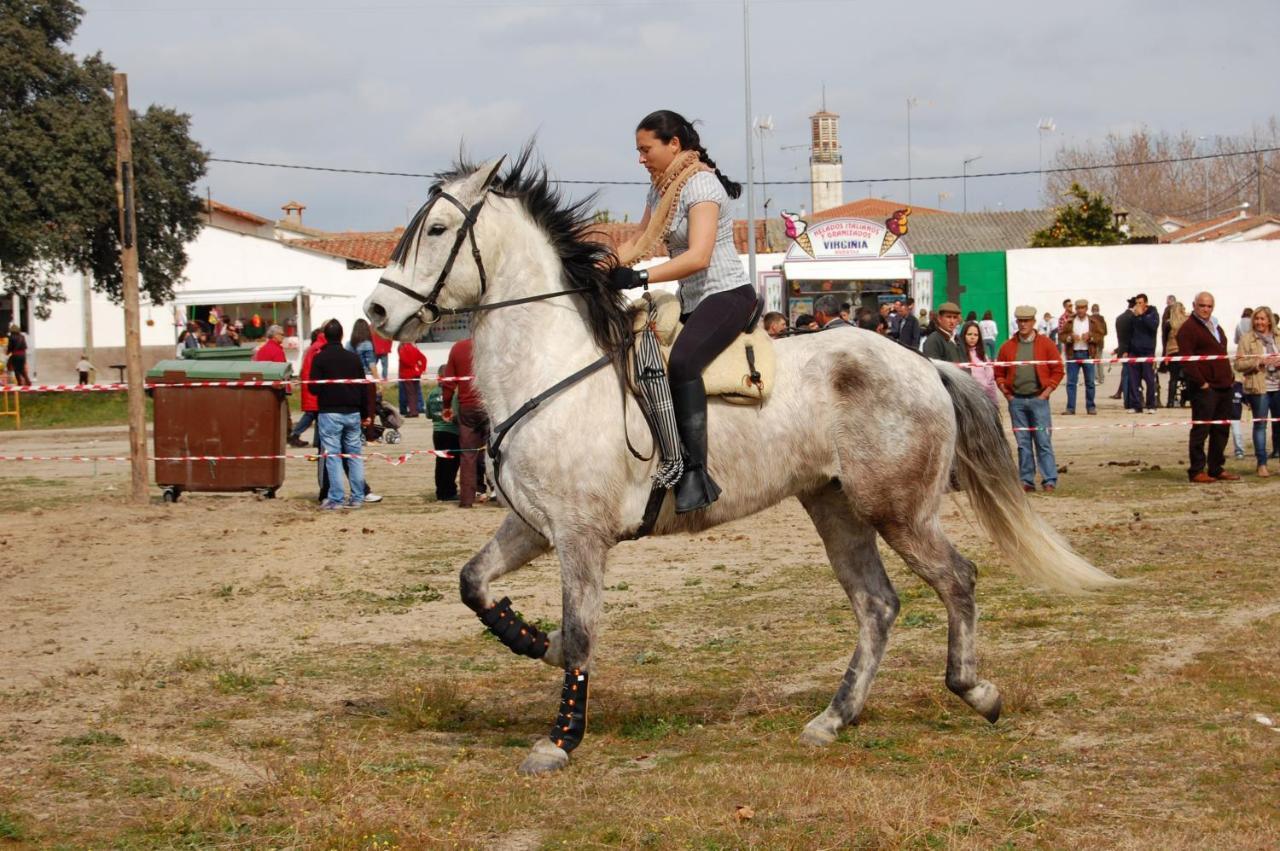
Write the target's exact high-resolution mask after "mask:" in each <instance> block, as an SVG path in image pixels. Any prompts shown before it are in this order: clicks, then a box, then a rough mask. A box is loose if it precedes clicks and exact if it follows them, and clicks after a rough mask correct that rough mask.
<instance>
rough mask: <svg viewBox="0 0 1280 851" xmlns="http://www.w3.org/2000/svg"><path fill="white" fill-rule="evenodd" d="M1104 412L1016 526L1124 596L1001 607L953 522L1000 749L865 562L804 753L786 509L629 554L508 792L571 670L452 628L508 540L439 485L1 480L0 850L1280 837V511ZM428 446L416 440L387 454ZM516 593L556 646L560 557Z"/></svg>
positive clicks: (45, 472) (402, 479)
mask: <svg viewBox="0 0 1280 851" xmlns="http://www.w3.org/2000/svg"><path fill="white" fill-rule="evenodd" d="M1054 402H1055V410H1056V409H1058V408H1060V407H1061V404H1060V400H1058V399H1055V400H1054ZM1115 404H1118V403H1113V402H1110V401H1106V402H1104V403H1103V406H1104V407H1103V414H1102V415H1101V416H1098V417H1084V416H1077V417H1072V418H1066V417H1059V418H1057V424H1058V425H1061V426H1090V427H1092V428H1089V429H1081V430H1061V431H1059V432H1057V433H1056V435H1055V438H1054V444H1055V449H1056V451H1057V456H1058V463H1059V465H1060V467H1062V468H1064V472H1063V473H1062V476H1061V482H1060V490H1059V492H1058V493H1057V494H1054V495H1044V494H1037V495H1035V496H1034V497H1033V499H1034V501H1035V504H1036V506H1037V508H1038V509H1039V510H1040V511H1041V512H1043V513H1044V514H1045V515H1046V516H1047V517H1048V518H1049V519H1050V520H1051V522H1052V523H1053V524H1054V525H1055V526H1056V527H1057V528H1058V529H1059V530H1060V531H1062V532H1063V533H1064V534H1065V535H1066V536H1067V537H1068V538H1069V539H1070V540H1071V541H1072V542H1073V543H1074V544H1075V545H1076V546H1077V547H1078V548H1079V549H1080V551H1081V552H1082V553H1084V554H1085V555H1086V556H1087V557H1089V558H1090V559H1092V560H1093V561H1094V563H1096V564H1098V565H1099V566H1101V567H1103V568H1104V569H1106V570H1108V571H1110V572H1112V573H1114V574H1116V575H1117V576H1121V577H1124V578H1126V579H1129V580H1130V582H1128V583H1127V584H1126V585H1125V586H1124V587H1123V588H1121V589H1120V590H1118V591H1114V592H1107V593H1105V594H1097V595H1092V596H1090V597H1087V598H1083V599H1075V598H1062V597H1057V596H1053V595H1049V594H1046V593H1042V592H1040V591H1038V590H1036V589H1034V588H1029V587H1027V586H1025V585H1023V584H1021V583H1020V582H1018V581H1017V580H1015V579H1014V578H1012V576H1011V575H1010V572H1009V571H1008V569H1007V567H1006V566H1005V565H1003V564H1002V563H1001V561H1000V559H999V557H998V556H997V555H996V554H995V552H994V549H993V548H992V547H991V545H990V544H989V542H987V541H986V540H985V539H984V538H983V537H982V536H981V533H979V532H978V531H977V530H976V529H975V528H974V527H973V526H972V524H971V523H970V522H969V521H968V520H967V515H968V507H967V505H966V504H965V503H964V501H963V499H958V500H949V501H948V503H947V506H946V509H945V523H946V527H947V529H948V532H949V533H950V534H951V535H952V537H953V539H954V540H955V541H956V542H957V544H958V546H959V547H960V548H961V549H962V550H963V551H964V552H966V554H968V555H969V556H970V557H971V558H973V559H974V560H975V561H976V562H978V564H979V568H980V578H979V594H978V596H979V603H980V605H981V606H982V616H981V619H980V622H979V648H980V653H981V654H982V665H983V673H984V674H985V675H987V676H989V677H990V678H991V679H992V680H993V681H994V682H995V683H996V684H997V685H998V686H1000V687H1001V688H1002V690H1003V693H1004V697H1005V715H1004V717H1003V718H1002V719H1001V721H1000V722H999V723H998V724H997V725H995V726H990V725H987V724H986V722H985V721H982V720H981V719H979V718H978V717H977V716H975V715H973V714H972V713H971V712H969V711H968V710H967V709H966V708H965V707H964V706H963V704H962V703H961V702H960V701H958V700H957V699H955V698H954V697H952V696H951V695H950V694H949V693H948V692H947V691H946V689H945V687H944V686H943V683H942V673H943V665H944V662H945V614H944V613H943V611H942V607H941V605H940V604H939V603H938V601H937V599H936V598H935V597H933V595H932V594H931V593H930V592H928V591H927V589H925V588H924V586H923V585H922V583H920V582H919V581H918V580H917V579H916V578H915V577H913V576H911V575H910V574H909V573H908V572H907V571H906V570H905V568H904V567H903V565H902V563H901V562H900V561H899V560H898V559H897V558H896V556H893V555H892V554H891V553H889V552H888V551H887V550H885V555H886V562H887V564H888V565H889V567H890V572H891V575H892V577H893V579H894V582H895V584H896V585H897V587H898V589H899V593H900V594H901V596H902V599H903V610H902V613H901V615H900V616H899V619H898V624H897V627H896V629H895V633H894V638H893V640H892V642H891V646H890V650H889V653H888V655H887V657H886V662H885V665H884V667H883V668H882V670H881V673H880V677H879V679H878V681H877V684H876V686H875V688H874V689H873V691H872V696H871V699H870V701H869V703H868V709H867V712H866V713H865V714H864V717H863V719H862V721H861V723H860V724H859V725H858V726H857V727H854V728H852V729H850V730H848V731H846V732H845V733H844V734H842V736H841V738H840V739H839V741H837V742H836V743H835V744H834V745H832V746H831V747H830V748H827V749H825V750H822V751H812V750H809V749H807V748H805V747H803V746H801V745H799V744H798V742H797V741H796V739H797V736H798V734H799V732H800V729H801V727H802V726H803V723H804V721H805V720H806V718H807V717H809V716H810V715H812V714H813V713H815V712H817V711H819V710H820V709H821V708H822V706H823V705H824V704H825V703H826V701H827V700H829V699H830V696H831V693H832V692H833V691H834V689H835V687H836V686H837V684H838V682H839V678H840V675H841V673H842V671H843V668H844V666H845V664H846V663H847V661H848V656H849V653H850V652H851V650H852V646H853V643H854V640H855V638H856V634H857V632H856V626H855V624H854V622H853V619H852V616H851V615H850V613H849V610H848V604H847V601H845V600H844V598H843V595H842V594H841V592H840V590H839V588H838V586H837V585H836V583H835V581H834V578H833V577H832V575H831V573H830V570H829V569H828V568H827V567H826V565H825V557H824V555H823V552H822V548H821V544H820V542H819V540H818V538H817V535H816V533H815V532H814V531H813V529H812V527H811V526H810V525H809V523H808V521H807V518H806V517H805V515H804V513H803V511H802V510H801V509H800V507H799V505H798V504H797V503H796V502H795V501H794V500H788V501H787V502H785V503H783V504H782V505H779V506H777V507H775V508H774V509H772V510H770V511H767V512H764V513H762V514H760V515H758V516H755V517H751V518H747V519H745V520H741V521H738V522H736V523H733V524H730V525H727V526H724V527H720V528H718V529H715V530H711V531H710V532H708V533H706V534H703V535H700V536H697V537H695V538H693V539H690V538H686V537H680V538H666V539H655V540H648V541H641V542H634V543H628V544H624V545H621V546H619V547H618V548H617V549H616V550H615V551H614V553H613V554H612V555H611V558H610V563H609V575H608V579H607V584H608V596H607V601H608V602H607V612H608V616H607V624H606V631H605V634H604V637H603V641H602V646H601V649H600V653H599V655H600V661H599V662H598V664H597V669H596V671H594V672H593V677H592V686H593V703H592V719H591V725H592V726H591V730H590V732H589V734H588V738H587V740H586V742H585V743H584V744H583V746H582V747H581V748H580V749H579V750H578V751H577V752H576V753H575V755H574V761H573V764H572V765H571V766H570V768H569V769H568V770H567V771H566V772H562V773H560V774H559V775H557V776H554V777H550V778H542V779H538V780H525V779H517V777H516V775H515V773H514V768H515V766H516V765H517V764H518V763H519V761H520V758H521V757H522V752H523V749H524V748H525V747H527V745H528V744H529V743H530V742H531V741H532V740H533V739H534V738H535V737H537V736H538V735H540V734H542V733H543V732H544V728H545V727H546V726H547V724H548V723H549V721H550V719H551V716H552V714H553V713H554V711H555V706H556V698H555V694H556V692H557V689H558V677H557V675H556V673H555V672H553V671H551V670H550V669H548V668H545V667H543V666H541V665H539V664H537V663H532V662H529V661H528V660H522V659H519V658H516V657H514V656H512V655H511V654H509V653H507V652H506V651H505V650H504V649H503V648H501V647H500V646H499V645H498V644H497V643H496V642H494V641H492V640H490V639H488V638H486V637H484V636H483V634H482V631H481V629H480V627H479V624H478V622H477V621H476V619H475V617H474V616H473V615H472V614H471V613H470V612H469V611H468V610H467V609H466V608H465V607H464V606H462V605H461V603H459V602H458V600H457V590H456V589H457V584H456V575H457V569H458V567H459V566H460V565H461V564H462V562H463V561H464V560H465V559H466V558H467V557H468V556H469V555H470V554H471V553H472V552H474V551H475V550H476V549H477V548H478V547H479V546H480V545H481V544H482V543H483V542H484V541H485V540H486V539H487V537H488V535H489V534H491V532H492V530H493V529H494V528H495V527H496V525H497V523H498V522H499V520H500V518H501V516H502V513H503V512H502V510H501V509H499V508H494V507H481V508H477V509H474V510H472V511H463V510H460V509H458V508H456V506H453V505H448V504H438V503H436V502H435V501H434V499H433V496H432V486H431V481H432V460H431V459H430V458H427V457H417V458H414V459H413V460H411V461H409V462H408V463H405V464H403V465H400V466H392V465H389V464H385V463H382V462H380V461H372V462H371V463H370V466H369V475H370V479H371V481H372V483H373V485H374V487H375V488H376V490H377V491H378V492H380V493H382V494H384V495H385V497H386V498H385V500H384V502H382V503H381V504H379V505H377V506H370V507H367V508H366V509H364V510H362V511H360V512H343V513H328V514H320V513H318V512H317V511H316V510H315V506H314V502H313V497H314V493H315V487H314V485H313V484H312V483H313V482H314V466H313V464H312V463H311V462H310V461H306V460H295V461H290V462H289V466H288V479H287V481H286V483H285V486H284V487H283V488H282V489H281V492H280V495H279V496H280V498H278V499H275V500H264V499H258V498H255V497H253V496H251V495H202V494H194V495H190V496H189V497H184V499H183V500H182V501H180V502H179V503H177V504H173V505H170V504H164V503H163V502H161V500H160V499H159V493H158V491H156V498H155V499H153V501H152V504H150V505H148V506H144V507H135V506H132V505H129V504H127V503H126V501H125V500H124V498H123V497H124V492H125V490H126V489H127V471H128V465H127V464H111V463H98V464H92V463H79V464H76V463H64V462H9V463H3V464H0V518H3V519H2V520H0V546H2V547H3V551H4V554H5V555H4V558H3V559H2V560H0V635H2V636H3V640H0V842H3V841H4V840H6V839H8V840H10V841H13V842H16V843H18V844H26V845H29V846H31V847H67V848H81V847H85V848H96V847H123V848H170V847H182V848H187V847H219V848H249V847H254V848H256V847H289V848H293V847H297V848H310V847H334V848H388V847H402V848H418V847H493V848H540V847H553V846H554V847H563V846H573V847H611V846H627V847H690V848H738V847H761V848H775V847H864V848H881V847H885V848H887V847H901V846H908V847H983V848H987V847H1010V848H1012V847H1032V846H1036V847H1061V846H1063V845H1067V844H1076V843H1089V844H1093V845H1100V846H1104V847H1134V848H1137V847H1150V846H1152V845H1156V844H1159V845H1162V846H1166V847H1193V846H1194V847H1206V846H1207V847H1228V846H1230V847H1257V848H1263V847H1275V843H1276V841H1277V838H1278V837H1280V816H1278V815H1277V813H1278V812H1280V807H1277V806H1276V804H1277V801H1278V800H1280V794H1278V793H1280V684H1278V683H1277V677H1276V676H1275V674H1276V666H1275V659H1276V658H1277V653H1278V652H1280V578H1277V571H1276V569H1275V567H1276V566H1275V559H1274V557H1272V556H1271V555H1269V554H1273V553H1274V521H1275V516H1276V514H1275V509H1274V506H1275V504H1276V497H1277V496H1278V495H1280V484H1277V483H1276V482H1275V481H1274V480H1272V481H1263V480H1259V479H1257V478H1254V477H1253V476H1251V475H1249V476H1246V478H1245V481H1243V482H1241V483H1238V484H1226V483H1222V484H1215V485H1209V486H1198V487H1195V488H1193V487H1191V486H1189V485H1187V484H1186V479H1185V473H1184V472H1183V471H1184V469H1185V461H1186V449H1185V445H1186V444H1185V440H1186V429H1185V428H1183V427H1169V428H1149V427H1147V428H1133V427H1132V426H1133V425H1134V424H1141V425H1143V426H1148V425H1150V424H1151V423H1156V422H1165V421H1171V420H1182V419H1186V418H1189V417H1188V411H1187V410H1183V411H1174V412H1165V411H1160V412H1159V414H1158V415H1157V416H1144V417H1136V416H1133V415H1128V414H1124V413H1122V412H1120V411H1117V410H1115V409H1114V408H1110V407H1107V406H1110V405H1115ZM1121 424H1124V425H1125V426H1126V427H1122V428H1117V427H1115V426H1118V425H1121ZM429 446H430V430H429V423H426V422H425V421H423V420H415V421H410V422H409V425H408V426H407V428H406V429H405V442H404V443H403V444H401V446H398V447H388V449H389V450H400V449H403V448H414V447H417V448H426V447H429ZM125 451H126V436H125V433H124V431H123V430H122V429H104V430H100V431H93V430H75V431H64V432H40V431H29V432H23V433H20V434H7V435H5V436H4V437H3V438H0V454H4V455H14V454H22V455H72V454H85V455H90V454H91V455H116V454H124V453H125ZM1231 469H1234V470H1235V471H1236V472H1240V473H1246V472H1248V473H1251V472H1252V464H1251V462H1250V460H1249V459H1246V460H1245V461H1236V462H1232V464H1231ZM499 588H500V590H501V592H502V593H508V594H510V596H511V597H512V599H513V600H514V601H515V603H516V605H517V607H518V608H519V609H520V610H521V611H523V612H524V613H525V614H526V616H528V617H530V618H538V619H545V620H547V621H551V622H554V621H556V620H557V619H558V617H559V611H558V610H559V596H560V595H559V583H558V573H557V567H556V564H555V562H554V561H553V560H552V559H550V558H544V559H539V560H538V561H537V562H535V563H534V564H533V565H531V566H530V567H528V568H526V569H525V570H523V571H520V572H518V573H516V574H513V575H512V576H510V577H508V578H506V579H505V580H503V581H502V582H501V584H500V586H499ZM740 807H747V808H748V809H747V810H743V809H740Z"/></svg>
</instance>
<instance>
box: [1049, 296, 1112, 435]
mask: <svg viewBox="0 0 1280 851" xmlns="http://www.w3.org/2000/svg"><path fill="white" fill-rule="evenodd" d="M1075 308H1076V309H1075V313H1074V314H1072V316H1071V318H1070V319H1069V320H1067V322H1066V323H1064V324H1063V326H1062V332H1061V333H1060V334H1059V335H1058V342H1059V343H1061V344H1062V348H1063V351H1064V352H1065V353H1066V357H1067V408H1066V410H1065V411H1063V412H1062V413H1064V414H1066V415H1068V416H1071V415H1073V414H1075V412H1076V385H1077V384H1078V383H1079V379H1080V373H1081V372H1083V373H1084V407H1085V411H1086V412H1088V413H1090V414H1096V413H1098V405H1097V403H1096V402H1095V400H1094V389H1095V387H1096V382H1095V381H1094V376H1095V375H1096V374H1097V373H1096V371H1095V368H1094V364H1092V363H1090V361H1092V360H1094V359H1096V358H1097V357H1098V356H1099V355H1101V354H1102V344H1103V342H1104V341H1105V340H1106V338H1107V326H1106V325H1105V324H1104V323H1103V321H1102V317H1101V316H1090V315H1089V300H1088V299H1087V298H1078V299H1076V302H1075Z"/></svg>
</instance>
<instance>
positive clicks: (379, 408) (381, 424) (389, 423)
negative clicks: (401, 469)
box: [364, 385, 404, 444]
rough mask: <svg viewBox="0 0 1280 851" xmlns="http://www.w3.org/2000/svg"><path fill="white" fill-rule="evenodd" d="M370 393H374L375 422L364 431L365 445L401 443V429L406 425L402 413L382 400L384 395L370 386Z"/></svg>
mask: <svg viewBox="0 0 1280 851" xmlns="http://www.w3.org/2000/svg"><path fill="white" fill-rule="evenodd" d="M370 392H371V393H374V394H375V395H374V397H373V413H374V416H373V421H372V422H370V423H369V425H367V426H365V429H364V441H365V443H377V442H379V441H381V442H382V443H387V444H391V443H399V442H400V427H401V426H402V425H404V417H402V416H400V412H399V411H397V410H396V409H395V408H393V407H391V406H390V405H388V404H387V403H386V402H384V401H383V399H382V393H381V392H380V391H377V390H375V389H374V388H373V385H370Z"/></svg>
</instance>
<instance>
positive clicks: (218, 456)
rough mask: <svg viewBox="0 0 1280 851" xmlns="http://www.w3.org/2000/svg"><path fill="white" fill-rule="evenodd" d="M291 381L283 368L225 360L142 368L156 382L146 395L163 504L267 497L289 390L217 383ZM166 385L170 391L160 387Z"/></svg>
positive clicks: (275, 482) (274, 485)
mask: <svg viewBox="0 0 1280 851" xmlns="http://www.w3.org/2000/svg"><path fill="white" fill-rule="evenodd" d="M192 351H196V352H220V351H231V352H234V351H236V350H235V349H194V350H192ZM243 351H246V352H249V353H252V349H248V348H245V349H243ZM292 377H293V366H292V365H291V364H288V363H274V362H264V361H251V360H247V359H245V358H243V357H240V358H231V357H229V356H225V355H223V356H220V357H200V356H197V357H195V358H185V359H182V360H165V361H161V362H160V363H158V364H156V365H155V366H154V367H152V368H151V369H150V370H148V371H147V383H148V384H152V385H156V386H154V387H153V388H151V389H150V390H148V391H147V392H148V393H149V394H150V395H151V397H152V399H153V400H154V405H153V410H154V416H155V423H154V429H153V434H154V436H153V447H154V451H153V454H154V456H155V459H156V462H155V464H156V484H158V485H160V487H162V488H164V498H165V501H166V502H173V501H175V500H177V499H178V497H180V496H181V495H182V494H183V493H184V492H185V491H216V492H227V491H255V492H257V493H261V494H263V495H264V496H266V497H268V498H272V497H274V496H275V495H276V490H277V489H278V488H279V487H280V485H281V484H283V483H284V462H285V459H284V453H285V438H286V437H287V436H288V431H289V406H288V402H287V400H286V398H285V397H286V396H287V395H288V393H289V385H288V384H279V385H266V386H260V387H235V386H233V387H227V386H221V384H220V382H225V381H288V380H289V379H291V378H292ZM170 384H172V385H175V386H172V387H168V386H165V385H170ZM186 385H191V386H186ZM228 456H259V457H254V458H240V459H238V460H228Z"/></svg>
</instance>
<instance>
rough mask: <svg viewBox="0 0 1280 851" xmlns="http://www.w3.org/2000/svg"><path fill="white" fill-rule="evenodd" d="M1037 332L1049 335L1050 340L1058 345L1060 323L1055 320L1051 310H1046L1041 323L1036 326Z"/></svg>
mask: <svg viewBox="0 0 1280 851" xmlns="http://www.w3.org/2000/svg"><path fill="white" fill-rule="evenodd" d="M1036 333H1038V334H1041V335H1042V336H1045V337H1048V338H1049V340H1050V341H1052V342H1053V343H1054V345H1057V342H1058V323H1057V322H1054V321H1053V314H1052V313H1050V312H1049V311H1047V310H1046V311H1045V312H1044V318H1043V319H1041V320H1040V324H1039V325H1037V326H1036Z"/></svg>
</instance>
